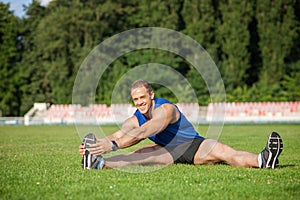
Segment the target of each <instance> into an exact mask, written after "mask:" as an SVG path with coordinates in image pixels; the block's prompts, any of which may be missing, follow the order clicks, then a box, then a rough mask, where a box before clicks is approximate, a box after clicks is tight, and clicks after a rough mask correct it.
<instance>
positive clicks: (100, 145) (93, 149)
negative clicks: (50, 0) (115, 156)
mask: <svg viewBox="0 0 300 200" xmlns="http://www.w3.org/2000/svg"><path fill="white" fill-rule="evenodd" d="M88 150H89V152H90V154H92V155H95V156H99V155H102V154H105V153H109V152H111V151H112V142H111V141H110V140H108V139H107V138H102V139H97V142H96V144H91V145H90V147H89V148H88Z"/></svg>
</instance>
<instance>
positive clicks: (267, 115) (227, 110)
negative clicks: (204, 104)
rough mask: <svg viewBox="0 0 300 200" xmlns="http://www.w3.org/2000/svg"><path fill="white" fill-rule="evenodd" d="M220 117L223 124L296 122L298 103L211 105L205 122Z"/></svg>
mask: <svg viewBox="0 0 300 200" xmlns="http://www.w3.org/2000/svg"><path fill="white" fill-rule="evenodd" d="M217 115H220V116H221V115H222V116H223V119H224V122H256V123H257V122H297V121H299V119H300V102H243V103H240V102H233V103H211V104H209V106H208V111H207V116H206V120H207V121H208V122H210V121H212V120H213V116H217Z"/></svg>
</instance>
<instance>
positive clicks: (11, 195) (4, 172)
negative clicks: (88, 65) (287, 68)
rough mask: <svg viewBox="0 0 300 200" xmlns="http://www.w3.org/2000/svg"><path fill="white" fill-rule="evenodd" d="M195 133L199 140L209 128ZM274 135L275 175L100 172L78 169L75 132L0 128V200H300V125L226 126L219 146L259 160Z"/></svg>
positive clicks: (204, 170)
mask: <svg viewBox="0 0 300 200" xmlns="http://www.w3.org/2000/svg"><path fill="white" fill-rule="evenodd" d="M102 128H103V130H104V131H105V132H106V133H107V134H110V133H112V132H113V131H114V130H116V129H117V127H102ZM197 128H198V130H199V132H200V133H203V134H204V133H206V130H207V128H208V126H199V127H197ZM273 130H275V131H277V132H279V133H280V134H281V136H282V138H283V142H284V149H283V152H282V154H281V157H280V168H277V169H275V170H268V169H252V168H236V167H232V166H228V165H226V164H219V165H213V166H193V165H184V164H178V165H172V166H168V167H163V168H158V167H132V169H130V170H124V169H121V170H116V169H114V170H112V169H111V170H102V171H97V170H82V169H81V165H80V161H81V158H80V156H79V154H78V146H79V144H80V143H81V139H80V137H79V136H78V134H77V130H76V128H75V127H73V126H31V127H23V126H2V127H0V138H1V145H0V164H1V182H0V199H126V200H127V199H300V170H299V166H300V156H299V152H300V145H299V141H300V125H287V124H286V125H226V126H224V128H223V131H222V134H221V136H220V138H219V140H220V141H222V142H224V143H227V144H229V145H231V146H233V147H235V148H238V149H243V150H247V151H251V152H256V153H258V152H260V151H261V150H262V149H263V148H264V146H265V144H266V141H267V138H268V135H269V133H270V132H271V131H273ZM143 143H147V141H144V142H143ZM128 171H133V172H136V173H129V172H128ZM143 171H145V172H144V173H142V172H143ZM147 171H148V172H147ZM149 171H150V172H149ZM137 172H139V173H137Z"/></svg>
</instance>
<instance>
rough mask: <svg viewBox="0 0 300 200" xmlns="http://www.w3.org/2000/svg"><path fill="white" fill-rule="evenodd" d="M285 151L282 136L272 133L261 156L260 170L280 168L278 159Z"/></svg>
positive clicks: (259, 158)
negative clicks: (283, 150)
mask: <svg viewBox="0 0 300 200" xmlns="http://www.w3.org/2000/svg"><path fill="white" fill-rule="evenodd" d="M282 149H283V143H282V139H281V137H280V135H279V134H278V133H276V132H272V133H271V134H270V136H269V139H268V142H267V145H266V147H265V149H264V150H263V151H262V152H261V153H260V154H259V157H258V161H259V165H260V166H259V167H260V168H273V169H274V168H276V167H278V164H279V160H278V157H279V155H280V153H281V152H282Z"/></svg>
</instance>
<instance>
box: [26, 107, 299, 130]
mask: <svg viewBox="0 0 300 200" xmlns="http://www.w3.org/2000/svg"><path fill="white" fill-rule="evenodd" d="M176 105H177V107H178V108H179V109H180V110H181V111H182V112H183V113H184V114H185V115H186V117H187V118H188V119H189V120H190V121H191V122H192V123H194V124H199V123H204V124H205V123H206V124H207V123H213V122H220V121H221V122H224V123H264V122H279V123H280V122H291V123H300V102H243V103H241V102H226V103H210V104H209V105H208V106H207V107H199V105H198V104H197V103H178V104H176ZM34 108H35V109H34ZM34 108H32V109H31V110H30V114H27V115H26V116H27V118H26V119H27V120H25V121H26V123H25V125H31V124H37V123H40V124H41V123H42V124H95V125H99V124H120V123H122V122H123V121H124V120H125V119H126V118H128V117H130V116H131V115H132V114H133V113H134V112H135V110H136V108H135V107H134V106H133V105H131V104H112V105H111V106H107V105H106V104H92V105H89V106H81V105H79V104H53V105H51V106H43V107H42V106H41V104H35V107H34ZM42 108H43V109H42ZM39 112H40V113H42V115H41V114H39ZM33 114H35V116H33ZM29 116H30V117H29ZM37 116H39V117H37Z"/></svg>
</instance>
